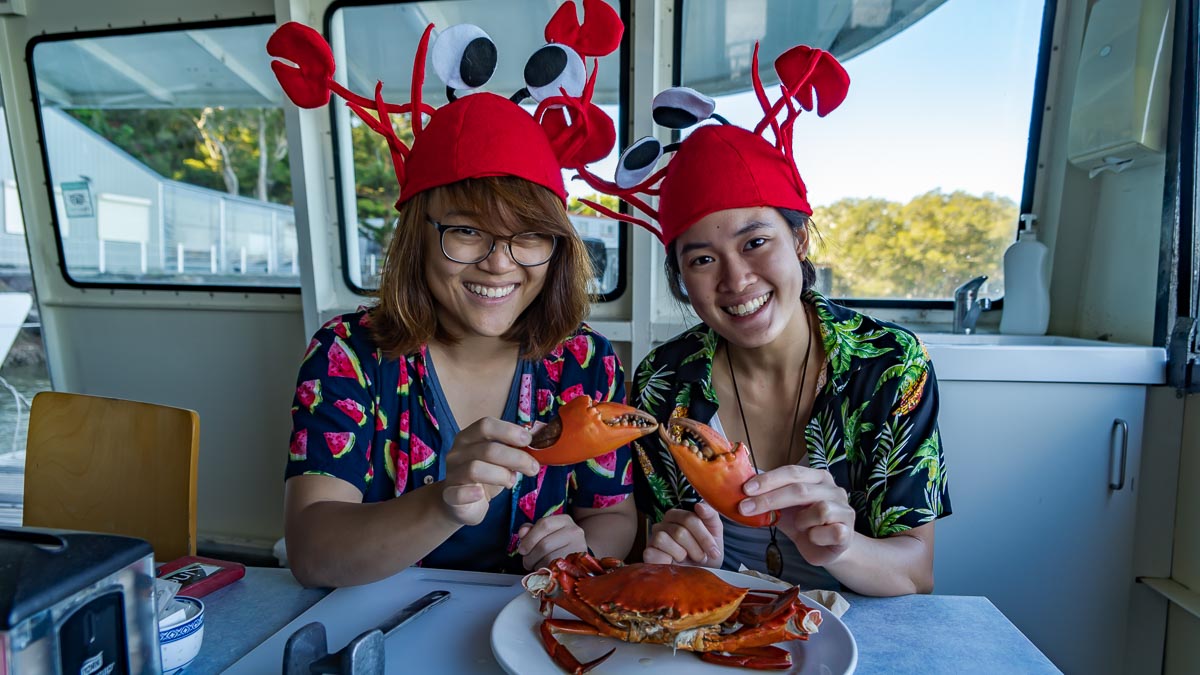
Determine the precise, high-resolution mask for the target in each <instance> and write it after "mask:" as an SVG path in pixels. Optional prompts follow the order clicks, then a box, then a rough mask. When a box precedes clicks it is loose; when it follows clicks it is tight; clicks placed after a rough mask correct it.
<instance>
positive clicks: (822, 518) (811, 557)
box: [738, 465, 854, 567]
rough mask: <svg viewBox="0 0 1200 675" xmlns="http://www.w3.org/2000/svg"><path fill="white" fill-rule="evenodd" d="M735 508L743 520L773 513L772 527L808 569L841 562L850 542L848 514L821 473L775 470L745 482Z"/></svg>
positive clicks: (840, 494)
mask: <svg viewBox="0 0 1200 675" xmlns="http://www.w3.org/2000/svg"><path fill="white" fill-rule="evenodd" d="M742 489H743V491H744V492H745V493H746V494H747V495H749V496H750V497H751V498H749V499H743V500H742V501H741V503H740V504H739V505H738V509H739V510H740V511H741V512H742V513H743V514H745V515H748V516H749V515H754V514H758V513H766V512H768V511H771V510H775V509H778V510H779V522H778V523H776V527H778V528H779V531H780V532H783V533H784V535H786V536H787V538H788V539H791V540H792V542H793V543H795V544H796V548H797V550H799V551H800V555H802V556H804V559H805V560H807V561H808V562H809V564H811V565H819V566H822V567H824V566H826V565H829V564H830V563H832V562H834V561H836V560H837V559H838V558H840V557H842V554H844V553H845V552H846V550H847V549H848V548H850V542H851V541H852V540H853V538H854V509H853V508H851V506H850V501H849V499H848V498H847V496H846V491H845V490H843V489H842V488H840V487H838V486H837V484H835V483H834V482H833V476H832V475H831V474H830V473H829V472H828V471H826V470H824V469H813V468H811V467H807V466H796V465H789V466H781V467H779V468H777V469H772V470H771V471H767V472H766V473H762V474H759V475H757V476H755V477H754V478H751V479H750V480H748V481H746V484H745V486H743V488H742Z"/></svg>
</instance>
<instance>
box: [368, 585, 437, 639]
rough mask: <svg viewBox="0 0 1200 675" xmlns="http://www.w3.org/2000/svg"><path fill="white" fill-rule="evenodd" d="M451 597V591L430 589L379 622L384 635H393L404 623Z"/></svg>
mask: <svg viewBox="0 0 1200 675" xmlns="http://www.w3.org/2000/svg"><path fill="white" fill-rule="evenodd" d="M449 597H450V591H430V592H428V593H426V594H425V595H422V596H421V597H419V598H417V599H416V600H413V601H412V602H410V603H408V604H407V605H405V606H404V609H401V610H400V611H399V612H396V613H395V614H394V615H392V616H391V617H389V618H387V619H385V620H384V621H383V623H381V624H379V630H381V631H383V637H385V638H388V637H391V635H392V633H395V632H396V631H397V630H399V629H400V628H401V627H402V626H403V625H404V624H406V623H408V622H409V621H412V620H413V619H415V618H417V617H418V616H421V615H422V614H424V613H425V612H427V611H429V610H430V609H431V608H432V607H433V606H434V605H436V604H438V603H439V602H442V601H443V600H445V599H446V598H449Z"/></svg>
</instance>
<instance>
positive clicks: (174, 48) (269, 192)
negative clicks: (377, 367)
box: [31, 21, 300, 291]
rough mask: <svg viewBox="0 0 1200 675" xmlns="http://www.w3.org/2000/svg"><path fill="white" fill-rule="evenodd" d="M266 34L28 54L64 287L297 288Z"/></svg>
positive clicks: (279, 113)
mask: <svg viewBox="0 0 1200 675" xmlns="http://www.w3.org/2000/svg"><path fill="white" fill-rule="evenodd" d="M273 28H274V26H273V24H271V23H263V22H261V21H260V22H258V23H256V24H253V25H225V26H222V27H188V28H182V29H172V30H159V31H153V32H138V33H135V34H123V35H113V34H107V35H95V36H89V37H79V36H78V35H72V36H69V37H68V36H50V37H48V38H44V39H40V40H39V41H37V42H36V43H35V45H34V46H33V49H32V61H31V68H32V70H33V75H34V79H35V80H36V83H35V84H36V89H37V96H38V101H39V103H40V105H39V107H38V110H39V121H40V123H41V128H42V138H44V139H45V144H44V147H43V151H44V154H45V161H46V164H47V167H48V172H49V176H50V184H51V186H52V189H53V194H54V209H53V213H54V221H55V225H56V227H57V234H58V243H59V251H60V254H61V256H62V261H63V265H62V269H63V271H64V273H65V274H66V276H67V279H68V281H70V282H71V283H74V284H76V285H83V286H89V285H99V286H104V287H128V286H136V287H146V286H153V287H163V288H170V287H176V288H177V287H193V286H204V287H205V288H210V289H214V288H222V287H224V288H236V289H238V290H272V291H278V290H279V289H280V288H296V289H298V288H299V285H300V276H299V264H300V263H299V260H298V250H297V242H296V224H295V216H294V214H293V211H292V181H291V174H290V170H289V168H288V160H287V155H288V146H287V135H286V133H285V131H284V122H283V108H282V107H281V106H282V103H283V93H282V91H281V90H280V88H279V86H278V84H276V82H275V78H274V76H273V75H272V74H271V70H270V66H269V57H268V56H267V53H266V50H265V49H264V45H265V44H266V41H267V38H268V36H270V34H271V31H272V29H273Z"/></svg>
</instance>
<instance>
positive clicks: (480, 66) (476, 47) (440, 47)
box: [433, 23, 496, 89]
mask: <svg viewBox="0 0 1200 675" xmlns="http://www.w3.org/2000/svg"><path fill="white" fill-rule="evenodd" d="M433 70H434V72H436V73H437V76H438V78H439V79H441V81H442V82H445V83H446V86H447V87H450V88H451V89H476V88H478V87H482V86H483V85H485V84H487V81H488V80H489V79H491V77H492V73H494V72H496V43H494V42H492V38H490V37H488V34H487V33H485V32H483V29H482V28H480V27H479V26H475V25H472V24H469V23H460V24H457V25H454V26H450V27H449V28H447V29H446V30H444V31H442V32H441V33H440V34H439V35H438V37H437V41H436V42H434V43H433Z"/></svg>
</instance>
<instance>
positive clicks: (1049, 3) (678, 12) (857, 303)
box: [671, 0, 1186, 311]
mask: <svg viewBox="0 0 1200 675" xmlns="http://www.w3.org/2000/svg"><path fill="white" fill-rule="evenodd" d="M692 1H700V0H692ZM950 1H954V0H950ZM1184 1H1186V0H1184ZM686 2H688V0H674V3H675V4H674V11H675V17H674V30H675V46H674V55H673V57H674V59H675V63H680V60H681V59H682V58H683V6H684V3H686ZM1042 5H1043V6H1042V26H1041V35H1040V36H1039V37H1038V56H1037V67H1036V68H1035V69H1034V83H1033V101H1032V105H1031V106H1030V107H1031V111H1030V118H1029V142H1028V144H1027V145H1026V149H1025V176H1024V183H1023V186H1022V189H1021V201H1020V209H1019V211H1018V212H1019V213H1031V212H1033V197H1034V190H1035V188H1036V186H1037V173H1038V159H1039V155H1040V153H1039V150H1040V148H1041V138H1042V124H1043V121H1044V120H1045V115H1046V95H1047V89H1048V81H1049V76H1050V56H1051V54H1052V53H1053V51H1054V22H1055V19H1056V18H1057V11H1058V0H1043V3H1042ZM682 71H683V68H682V64H681V67H679V68H675V69H674V72H673V73H672V74H671V84H672V85H673V86H676V87H678V86H680V85H681V83H682V81H683V72H682ZM672 139H673V140H679V132H677V131H676V132H673V135H672ZM1017 225H1018V223H1015V222H1014V223H1013V241H1016V240H1017V232H1018V230H1017ZM830 299H831V300H833V301H834V302H836V303H838V304H840V305H843V306H846V307H853V308H855V309H883V310H903V309H913V310H951V311H952V310H953V309H954V300H953V298H951V299H946V300H902V299H891V298H845V297H830ZM1003 308H1004V298H1003V297H1000V298H996V299H994V300H992V304H991V309H992V310H1000V309H1003Z"/></svg>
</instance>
